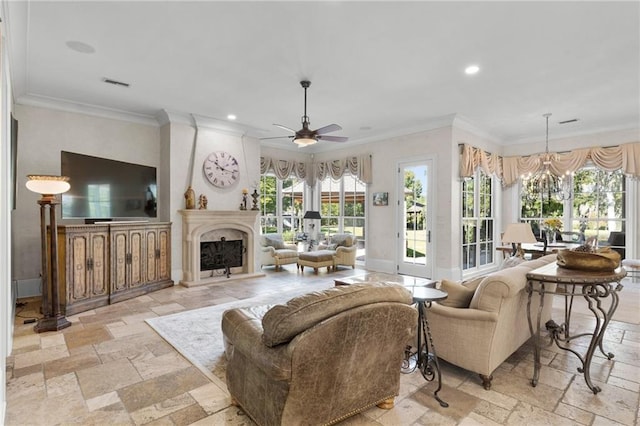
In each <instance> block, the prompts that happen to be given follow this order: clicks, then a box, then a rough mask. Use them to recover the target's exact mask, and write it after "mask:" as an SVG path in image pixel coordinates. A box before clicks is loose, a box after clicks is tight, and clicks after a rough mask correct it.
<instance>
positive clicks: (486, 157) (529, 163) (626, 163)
mask: <svg viewBox="0 0 640 426" xmlns="http://www.w3.org/2000/svg"><path fill="white" fill-rule="evenodd" d="M544 156H545V153H540V154H534V155H529V156H525V157H519V156H514V157H500V156H498V155H495V154H489V153H487V152H485V151H483V150H481V149H479V148H474V147H472V146H470V145H466V144H465V145H463V147H462V153H461V156H460V177H469V176H472V175H473V173H474V172H475V171H476V169H477V168H478V167H481V168H482V170H483V171H484V172H485V173H487V174H495V175H496V176H498V177H499V178H500V179H501V180H502V184H503V185H504V186H510V185H512V184H514V183H515V182H517V181H518V179H519V178H520V176H522V175H524V174H528V173H535V172H537V171H538V170H540V169H541V168H542V167H543V157H544ZM589 160H591V162H592V163H593V164H594V165H595V166H596V167H598V168H599V169H602V170H606V171H614V170H618V169H621V170H622V172H623V173H624V174H625V175H627V176H631V177H633V178H639V177H640V142H634V143H628V144H622V145H619V146H612V147H606V148H601V147H595V148H582V149H576V150H574V151H571V152H563V153H560V154H554V155H552V156H551V162H550V164H549V168H550V169H551V172H552V173H554V174H556V175H558V176H559V175H563V174H569V173H573V172H575V171H576V170H578V169H580V168H582V167H584V165H585V164H586V162H587V161H589Z"/></svg>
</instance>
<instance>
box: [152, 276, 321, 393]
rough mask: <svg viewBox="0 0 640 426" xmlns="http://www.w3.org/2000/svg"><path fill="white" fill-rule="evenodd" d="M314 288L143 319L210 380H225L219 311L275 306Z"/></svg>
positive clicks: (220, 312) (221, 312)
mask: <svg viewBox="0 0 640 426" xmlns="http://www.w3.org/2000/svg"><path fill="white" fill-rule="evenodd" d="M313 290H315V289H314V288H311V287H305V288H300V289H295V290H291V291H288V292H285V293H274V294H267V295H262V296H256V297H253V298H250V299H242V300H238V301H235V302H230V303H225V304H222V305H214V306H209V307H206V308H200V309H194V310H191V311H186V312H179V313H176V314H170V315H165V316H161V317H157V318H150V319H147V320H146V322H147V324H149V325H150V326H151V328H153V329H154V330H155V331H156V332H157V333H158V334H159V335H160V336H161V337H162V338H163V339H165V340H166V341H167V342H168V343H169V344H170V345H171V346H173V347H174V348H175V349H176V350H177V351H178V352H180V354H182V356H184V357H185V358H186V359H187V360H189V361H190V362H191V363H192V364H193V365H194V366H196V367H197V368H198V369H200V371H202V373H203V374H205V375H206V376H207V377H208V378H209V379H210V380H212V381H213V382H215V383H218V384H220V383H221V382H222V383H224V382H225V378H224V374H225V368H226V360H225V357H224V342H223V340H222V328H221V321H222V314H223V313H224V311H226V310H227V309H232V308H239V307H248V306H260V305H274V304H278V303H286V302H287V301H288V300H289V299H291V298H293V297H295V296H299V295H301V294H305V293H309V292H311V291H313Z"/></svg>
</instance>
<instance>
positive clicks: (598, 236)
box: [565, 167, 626, 257]
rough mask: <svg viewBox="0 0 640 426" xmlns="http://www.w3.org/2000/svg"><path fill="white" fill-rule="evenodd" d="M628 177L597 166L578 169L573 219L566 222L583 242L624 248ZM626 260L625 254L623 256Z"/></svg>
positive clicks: (574, 180) (575, 182) (575, 180)
mask: <svg viewBox="0 0 640 426" xmlns="http://www.w3.org/2000/svg"><path fill="white" fill-rule="evenodd" d="M625 195H626V182H625V177H624V175H623V174H622V172H621V171H620V170H617V171H615V172H607V171H604V170H598V169H596V168H595V167H587V168H582V169H580V170H578V171H577V172H576V173H575V175H574V176H573V200H572V208H571V216H570V217H569V218H567V219H568V220H565V224H567V223H569V224H570V226H571V229H570V230H571V231H573V232H578V233H579V234H580V235H581V236H582V239H585V240H588V239H589V238H592V239H594V238H595V240H596V241H597V242H598V245H610V246H614V247H615V246H617V248H618V249H619V250H620V249H623V248H624V245H625V238H624V232H625V228H626V226H625ZM621 255H622V256H623V257H624V253H621Z"/></svg>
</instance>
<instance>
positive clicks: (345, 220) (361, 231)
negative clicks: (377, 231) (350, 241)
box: [318, 174, 367, 262]
mask: <svg viewBox="0 0 640 426" xmlns="http://www.w3.org/2000/svg"><path fill="white" fill-rule="evenodd" d="M318 187H319V188H320V215H321V216H322V221H321V231H320V232H321V233H322V234H324V236H325V237H329V236H330V235H333V234H336V233H350V234H353V235H355V236H356V244H357V245H358V261H359V262H360V261H363V260H364V256H365V239H366V235H365V232H366V231H365V230H366V227H365V212H366V209H365V206H366V194H367V186H366V184H365V183H363V182H361V181H360V180H359V179H358V178H357V177H355V176H353V175H350V174H345V175H344V176H343V177H342V178H341V179H340V180H334V179H332V178H330V177H327V178H326V179H324V180H323V181H321V182H319V183H318Z"/></svg>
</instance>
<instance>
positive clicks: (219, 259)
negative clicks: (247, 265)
mask: <svg viewBox="0 0 640 426" xmlns="http://www.w3.org/2000/svg"><path fill="white" fill-rule="evenodd" d="M243 251H244V250H243V247H242V240H231V241H227V239H226V238H224V237H222V238H221V239H220V241H203V242H200V271H213V270H216V269H225V270H227V271H228V270H229V269H230V268H235V267H241V266H242V255H243Z"/></svg>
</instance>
